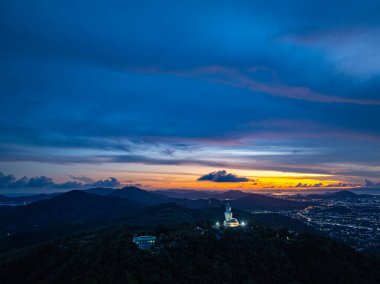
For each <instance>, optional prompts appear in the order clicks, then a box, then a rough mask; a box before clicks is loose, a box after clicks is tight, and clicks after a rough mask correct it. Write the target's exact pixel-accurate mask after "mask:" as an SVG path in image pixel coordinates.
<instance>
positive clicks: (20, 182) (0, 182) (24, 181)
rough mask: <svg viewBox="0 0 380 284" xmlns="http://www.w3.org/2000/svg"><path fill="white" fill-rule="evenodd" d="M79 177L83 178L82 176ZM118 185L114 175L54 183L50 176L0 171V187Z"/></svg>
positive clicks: (65, 187) (62, 187) (80, 187)
mask: <svg viewBox="0 0 380 284" xmlns="http://www.w3.org/2000/svg"><path fill="white" fill-rule="evenodd" d="M81 179H83V177H82V178H81ZM85 180H87V179H85ZM120 185H121V184H120V182H119V181H118V180H117V179H116V178H114V177H109V178H108V179H104V180H98V181H92V182H90V183H82V182H78V181H67V182H63V183H56V182H54V181H53V179H52V178H50V177H46V176H39V177H32V178H28V177H23V178H20V179H16V177H15V176H14V175H4V174H3V173H2V172H0V189H25V188H35V189H42V188H49V189H84V188H89V187H119V186H120Z"/></svg>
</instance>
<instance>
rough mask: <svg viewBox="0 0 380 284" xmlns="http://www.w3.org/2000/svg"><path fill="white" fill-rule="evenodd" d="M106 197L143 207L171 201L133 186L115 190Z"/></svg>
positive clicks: (163, 196)
mask: <svg viewBox="0 0 380 284" xmlns="http://www.w3.org/2000/svg"><path fill="white" fill-rule="evenodd" d="M108 196H112V197H117V198H126V199H128V200H132V201H135V202H138V203H141V204H145V205H157V204H160V203H165V202H170V201H171V199H170V198H169V197H167V196H165V195H162V194H158V193H154V192H150V191H146V190H143V189H141V188H138V187H134V186H128V187H124V188H122V189H118V190H115V191H114V192H113V193H111V194H110V195H108Z"/></svg>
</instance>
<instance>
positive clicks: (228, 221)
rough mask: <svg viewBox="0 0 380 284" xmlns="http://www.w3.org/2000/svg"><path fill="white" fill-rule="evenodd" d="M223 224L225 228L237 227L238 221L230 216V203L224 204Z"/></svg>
mask: <svg viewBox="0 0 380 284" xmlns="http://www.w3.org/2000/svg"><path fill="white" fill-rule="evenodd" d="M223 225H224V227H225V228H233V227H239V225H240V224H239V221H238V220H237V219H236V218H233V217H232V212H231V205H230V204H229V203H227V204H226V212H224V222H223Z"/></svg>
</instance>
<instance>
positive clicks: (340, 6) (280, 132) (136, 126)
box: [0, 0, 380, 193]
mask: <svg viewBox="0 0 380 284" xmlns="http://www.w3.org/2000/svg"><path fill="white" fill-rule="evenodd" d="M378 11H380V3H378V2H376V1H365V2H355V1H333V3H331V1H318V2H314V1H313V2H311V1H300V0H291V1H285V2H280V3H279V1H265V3H263V2H262V1H238V2H236V1H235V2H230V1H218V2H217V3H216V2H213V1H191V2H190V1H189V2H183V1H182V2H179V1H165V2H159V1H145V0H143V1H138V2H131V1H120V2H119V1H117V2H114V3H109V2H108V1H92V2H91V3H86V1H71V0H68V1H53V2H52V1H2V2H1V3H0V25H1V29H0V37H1V39H2V41H1V42H2V44H1V46H0V51H1V52H0V56H1V63H0V70H1V72H0V74H1V76H0V82H1V84H0V94H1V96H0V105H1V108H0V193H4V192H7V193H12V192H36V193H38V192H49V191H51V192H53V191H60V190H70V189H77V188H88V187H96V186H104V187H122V186H124V185H128V184H135V185H138V186H139V187H142V188H145V189H170V188H181V189H205V190H227V189H241V190H275V189H280V190H292V189H298V190H301V189H305V190H324V189H329V188H335V189H336V188H342V189H349V188H356V187H358V188H361V187H367V188H376V187H380V162H379V161H380V124H379V121H380V18H379V17H378Z"/></svg>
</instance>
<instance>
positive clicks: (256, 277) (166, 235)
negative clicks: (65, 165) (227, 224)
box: [0, 226, 380, 284]
mask: <svg viewBox="0 0 380 284" xmlns="http://www.w3.org/2000/svg"><path fill="white" fill-rule="evenodd" d="M133 233H134V231H133V230H131V229H129V228H128V227H125V226H118V227H113V228H109V229H106V230H102V231H94V232H88V233H83V234H80V235H76V236H71V237H67V238H64V239H60V240H55V241H52V242H47V243H43V244H40V245H37V246H35V247H33V248H28V249H24V250H19V251H16V252H13V253H10V254H9V253H8V254H6V255H0V279H1V283H2V284H12V283H81V284H85V283H102V284H103V283H105V284H106V283H132V284H133V283H141V284H148V283H173V284H174V283H181V284H187V283H189V284H190V283H191V284H197V283H204V284H207V283H210V284H213V283H215V284H216V283H217V284H221V283H222V284H223V283H228V284H248V283H255V284H261V283H270V284H272V283H276V284H282V283H284V284H285V283H300V284H301V283H302V284H314V283H315V284H317V283H318V284H324V283H329V284H330V283H331V284H341V283H342V284H343V283H344V284H351V283H355V284H358V283H360V284H369V283H379V282H380V266H379V263H378V262H377V261H376V260H373V259H371V258H369V257H367V256H364V255H361V254H358V253H356V252H354V251H353V250H352V249H350V248H348V247H346V246H344V245H342V244H339V243H336V242H335V241H332V240H330V239H325V238H322V237H315V236H312V235H308V234H301V235H297V236H296V235H292V234H288V233H286V232H284V231H272V230H267V229H263V228H255V229H252V230H251V229H247V230H229V231H226V232H225V233H224V234H215V233H214V231H212V230H210V229H208V230H207V231H198V230H194V226H182V227H178V226H175V227H159V228H157V229H155V230H152V231H145V232H140V233H147V234H154V235H157V236H158V241H157V248H156V249H155V250H154V251H153V252H149V251H141V250H139V249H137V248H136V246H135V245H134V244H133V243H132V242H131V239H132V236H133Z"/></svg>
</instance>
